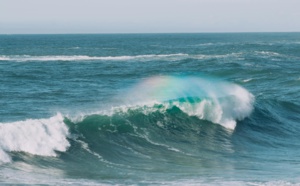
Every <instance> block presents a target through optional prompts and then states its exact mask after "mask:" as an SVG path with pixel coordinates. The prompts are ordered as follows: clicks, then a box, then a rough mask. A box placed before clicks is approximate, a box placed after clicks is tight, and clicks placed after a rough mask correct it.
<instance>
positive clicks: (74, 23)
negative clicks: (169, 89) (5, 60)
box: [0, 0, 300, 34]
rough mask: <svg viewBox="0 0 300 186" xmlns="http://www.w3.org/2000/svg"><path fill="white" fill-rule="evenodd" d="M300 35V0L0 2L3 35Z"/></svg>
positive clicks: (0, 25) (29, 0)
mask: <svg viewBox="0 0 300 186" xmlns="http://www.w3.org/2000/svg"><path fill="white" fill-rule="evenodd" d="M286 31H287V32H291V31H298V32H299V31H300V0H0V34H14V33H177V32H286Z"/></svg>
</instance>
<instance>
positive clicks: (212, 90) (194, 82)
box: [123, 76, 254, 129]
mask: <svg viewBox="0 0 300 186" xmlns="http://www.w3.org/2000/svg"><path fill="white" fill-rule="evenodd" d="M123 97H124V102H127V103H128V104H129V105H139V106H141V105H149V104H150V105H151V104H157V103H158V104H162V105H163V107H164V108H170V107H172V106H176V107H178V108H180V109H181V110H182V111H183V112H185V113H187V114H188V115H190V116H197V117H199V118H200V119H205V120H208V121H211V122H213V123H218V124H221V125H222V126H224V127H226V128H229V129H234V128H235V126H236V121H237V120H242V119H244V118H245V117H247V116H249V115H250V114H251V112H252V110H253V102H254V96H253V95H252V94H251V93H250V92H248V91H247V90H246V89H244V88H243V87H241V86H239V85H236V84H233V83H228V82H224V81H220V80H216V79H209V78H198V77H173V76H156V77H151V78H148V79H146V80H144V81H142V82H141V83H139V84H138V85H137V86H135V87H133V88H132V89H131V90H130V91H129V92H128V93H127V95H125V96H124V95H123Z"/></svg>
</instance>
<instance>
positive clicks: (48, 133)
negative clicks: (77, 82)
mask: <svg viewBox="0 0 300 186" xmlns="http://www.w3.org/2000/svg"><path fill="white" fill-rule="evenodd" d="M68 135H69V132H68V128H67V126H66V125H65V124H64V122H63V116H62V115H61V114H57V115H56V116H53V117H51V118H48V119H28V120H25V121H17V122H12V123H0V163H1V162H2V163H7V162H10V161H11V157H10V156H9V155H8V153H7V152H26V153H30V154H33V155H41V156H56V153H55V151H66V150H67V148H68V147H69V146H70V144H69V142H68V140H67V136H68Z"/></svg>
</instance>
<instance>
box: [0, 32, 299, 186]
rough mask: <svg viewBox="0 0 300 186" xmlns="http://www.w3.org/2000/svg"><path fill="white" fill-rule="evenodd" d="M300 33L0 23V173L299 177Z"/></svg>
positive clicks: (45, 177)
mask: <svg viewBox="0 0 300 186" xmlns="http://www.w3.org/2000/svg"><path fill="white" fill-rule="evenodd" d="M299 92H300V34H299V33H223V34H222V33H218V34H217V33H216V34H101V35H86V34H82V35H0V184H29V185H32V184H43V185H123V184H124V185H298V184H300V176H299V175H300V143H299V139H300V137H299V132H300V101H299V100H300V93H299Z"/></svg>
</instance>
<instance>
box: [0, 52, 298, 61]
mask: <svg viewBox="0 0 300 186" xmlns="http://www.w3.org/2000/svg"><path fill="white" fill-rule="evenodd" d="M245 57H259V58H262V59H263V58H273V59H274V60H276V59H285V58H289V59H290V58H291V59H299V57H297V56H287V55H283V54H280V53H277V52H272V51H253V52H251V53H243V52H239V53H228V54H218V55H206V54H185V53H174V54H147V55H136V56H88V55H47V56H33V55H0V61H14V62H30V61H32V62H35V61H43V62H47V61H141V62H142V61H179V60H185V59H197V60H207V59H220V58H236V59H238V60H239V59H244V58H245Z"/></svg>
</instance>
